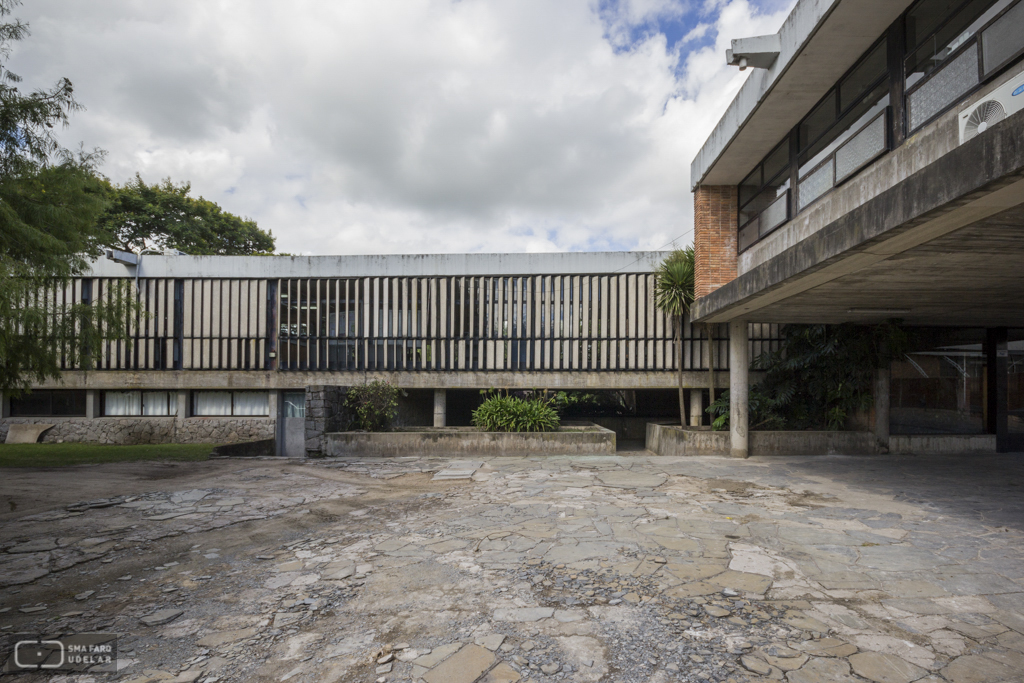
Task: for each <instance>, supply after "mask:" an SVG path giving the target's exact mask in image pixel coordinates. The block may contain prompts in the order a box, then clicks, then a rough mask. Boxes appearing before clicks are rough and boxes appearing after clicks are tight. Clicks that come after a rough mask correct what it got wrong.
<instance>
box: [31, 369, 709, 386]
mask: <svg viewBox="0 0 1024 683" xmlns="http://www.w3.org/2000/svg"><path fill="white" fill-rule="evenodd" d="M723 375H724V373H716V386H717V388H720V389H724V388H726V387H727V386H728V385H727V384H726V383H725V378H724V377H723ZM707 378H708V373H707V372H706V371H703V370H690V371H685V372H683V387H684V388H706V387H707V384H708V381H707ZM377 379H380V380H385V381H388V382H390V383H392V384H394V385H396V386H399V387H401V388H403V389H490V388H499V389H535V388H536V389H675V388H677V387H678V386H679V384H678V374H677V373H676V372H675V371H672V370H658V371H653V370H652V371H641V370H637V371H626V372H570V371H566V372H543V371H540V372H538V371H533V372H529V371H527V372H519V371H512V370H509V371H490V372H486V371H468V370H466V371H462V370H460V371H451V372H262V371H242V370H231V371H228V370H148V371H142V370H139V371H120V370H110V371H106V370H104V371H92V372H88V373H83V372H65V373H64V374H63V382H54V381H50V382H46V383H44V384H42V385H40V388H49V389H62V388H63V389H111V390H125V389H154V390H159V389H167V390H179V389H180V390H188V389H304V388H305V387H307V386H310V385H319V384H324V385H333V386H355V385H359V384H364V383H366V382H372V381H374V380H377Z"/></svg>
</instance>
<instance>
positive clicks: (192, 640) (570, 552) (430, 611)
mask: <svg viewBox="0 0 1024 683" xmlns="http://www.w3.org/2000/svg"><path fill="white" fill-rule="evenodd" d="M250 462H251V467H248V468H239V467H238V466H237V461H234V463H233V467H234V468H233V469H232V470H231V471H230V472H226V471H219V470H218V467H219V465H218V464H217V463H201V464H197V465H196V467H197V468H200V470H201V468H207V469H208V470H209V477H208V480H209V481H208V484H203V485H202V487H193V488H188V489H184V490H175V489H173V488H171V487H162V486H161V485H160V484H161V482H159V481H155V482H148V485H147V486H148V489H147V490H139V489H140V487H143V488H145V487H144V486H143V484H140V483H139V482H135V483H131V482H128V483H127V484H126V490H133V491H138V492H137V493H133V494H130V495H129V494H126V495H119V496H116V497H112V498H106V499H99V500H92V501H88V502H83V503H75V504H72V505H64V506H61V507H59V508H55V509H52V510H47V511H44V512H36V513H34V514H32V515H28V516H24V517H18V516H17V515H5V516H4V523H3V526H2V528H0V585H5V586H7V587H6V588H3V589H2V590H0V627H2V629H3V631H2V632H3V633H5V634H12V633H16V632H39V633H61V632H72V631H83V630H108V631H114V632H117V633H119V634H120V648H121V655H120V657H121V658H120V660H119V669H120V671H119V673H118V674H116V675H111V674H96V675H95V676H89V675H79V676H77V677H76V676H65V677H61V676H54V675H49V676H46V677H40V678H39V680H47V681H72V680H74V681H81V682H85V681H92V680H96V681H99V680H104V681H106V680H118V681H132V682H133V683H149V682H150V681H158V680H160V681H201V682H202V681H205V682H209V683H213V682H215V681H285V680H287V681H342V682H348V681H352V682H355V681H380V682H382V683H383V682H386V681H425V682H426V683H480V682H483V681H489V682H495V683H496V682H499V681H502V682H513V681H535V682H536V681H549V680H550V681H636V682H645V683H646V682H657V683H661V682H663V681H690V682H691V683H697V682H701V681H716V682H726V681H730V682H733V683H739V682H740V681H752V682H758V681H771V680H782V681H789V683H816V682H819V681H839V682H844V681H845V682H857V683H864V682H865V681H872V682H874V683H911V682H912V681H920V682H922V683H943V682H944V683H969V682H971V683H973V682H977V683H1003V682H1009V681H1019V680H1021V674H1020V672H1021V671H1024V562H1022V559H1024V557H1022V555H1024V546H1022V544H1021V540H1022V534H1024V515H1022V514H1021V513H1022V512H1024V500H1022V497H1021V495H1020V493H1019V491H1020V485H1021V484H1022V483H1024V466H1022V464H1021V463H1020V462H1019V461H1018V460H1016V459H1015V458H1010V457H986V458H978V457H971V458H895V457H894V458H882V457H879V458H844V457H821V458H775V459H752V460H748V461H734V460H729V459H723V458H679V459H675V458H657V457H654V456H650V455H649V454H645V453H642V452H641V453H637V454H630V455H629V456H628V457H622V456H607V455H602V456H592V457H587V456H572V457H547V458H481V459H479V460H476V461H472V462H469V461H465V460H458V461H456V460H452V461H445V460H443V459H420V458H394V459H366V460H330V459H328V460H318V461H308V462H303V463H296V462H283V461H274V460H267V459H255V460H252V461H250ZM104 471H106V470H104ZM111 471H113V470H111ZM438 473H442V476H440V477H438V476H436V475H437V474H438ZM443 473H449V474H443ZM40 476H45V474H40ZM128 484H131V485H130V486H129V485H128ZM133 487H134V488H133ZM161 489H162V490H161ZM3 492H4V489H3V488H2V485H0V495H2V494H3ZM118 579H122V580H118ZM19 680H33V679H32V677H31V675H29V676H24V677H23V678H21V679H19Z"/></svg>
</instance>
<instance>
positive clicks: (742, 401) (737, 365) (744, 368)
mask: <svg viewBox="0 0 1024 683" xmlns="http://www.w3.org/2000/svg"><path fill="white" fill-rule="evenodd" d="M747 329H748V328H747V321H746V320H731V321H729V444H730V454H731V455H732V457H734V458H746V457H747V456H748V455H750V451H749V449H748V447H747V428H748V423H749V410H750V406H749V396H750V359H749V358H748V350H747V344H748V341H749V340H748V338H747V337H748V332H747Z"/></svg>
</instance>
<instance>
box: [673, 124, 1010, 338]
mask: <svg viewBox="0 0 1024 683" xmlns="http://www.w3.org/2000/svg"><path fill="white" fill-rule="evenodd" d="M693 316H694V320H695V321H699V322H726V321H728V320H742V319H746V320H751V321H756V322H779V323H787V322H793V323H841V322H858V323H872V322H880V321H882V320H886V319H892V318H898V319H901V320H903V321H904V322H905V323H906V324H909V325H952V326H980V327H995V326H1008V327H1024V115H1016V116H1012V117H1010V118H1008V119H1005V120H1004V121H1002V122H1000V123H999V124H997V125H995V126H993V127H992V128H990V129H989V130H988V131H986V133H985V134H983V135H979V136H978V137H976V138H974V139H973V140H970V141H968V142H967V143H965V144H963V145H961V146H959V147H957V148H955V149H954V150H953V151H951V152H950V153H948V154H946V155H945V156H943V157H942V158H940V159H939V160H937V161H936V162H935V163H933V164H931V165H929V166H927V167H926V168H924V169H922V170H921V171H918V172H917V173H915V174H914V175H912V176H910V177H909V178H907V179H905V180H904V181H902V182H900V183H899V184H897V185H895V186H894V187H892V188H890V189H889V190H887V191H885V192H883V193H882V194H880V195H878V196H877V197H875V198H874V199H872V200H869V201H868V202H866V203H865V204H863V205H861V206H860V207H858V208H856V209H854V210H852V211H850V212H849V213H847V214H846V215H844V216H842V217H841V218H839V219H838V220H836V221H834V222H833V223H831V224H829V225H827V226H825V227H824V228H823V229H821V230H820V231H818V232H817V233H815V234H814V235H812V236H810V237H808V238H807V239H805V240H803V241H801V242H800V243H798V244H796V245H794V246H793V247H791V248H789V249H787V250H786V251H784V252H782V253H781V254H779V255H777V256H775V257H774V258H772V259H769V260H768V261H766V262H764V263H762V264H761V265H759V266H757V267H755V268H753V269H751V270H750V271H748V272H746V273H744V274H743V275H741V276H739V277H738V278H736V279H735V280H733V281H732V282H730V283H728V284H727V285H725V286H723V287H721V288H719V289H717V290H715V291H714V292H712V293H711V294H709V295H707V296H705V297H702V298H700V299H698V300H697V301H696V302H695V303H694V307H693Z"/></svg>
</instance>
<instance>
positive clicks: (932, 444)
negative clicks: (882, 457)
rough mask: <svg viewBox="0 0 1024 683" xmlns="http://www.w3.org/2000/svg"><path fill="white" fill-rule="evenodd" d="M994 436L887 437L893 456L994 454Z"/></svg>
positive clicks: (932, 435)
mask: <svg viewBox="0 0 1024 683" xmlns="http://www.w3.org/2000/svg"><path fill="white" fill-rule="evenodd" d="M995 452H996V435H995V434H907V435H904V434H900V435H894V436H890V437H889V453H891V454H893V455H942V454H945V453H953V454H962V455H967V454H983V453H987V454H990V455H991V454H994V453H995Z"/></svg>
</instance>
